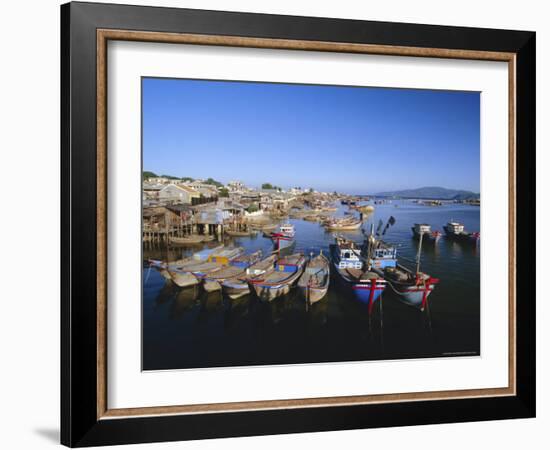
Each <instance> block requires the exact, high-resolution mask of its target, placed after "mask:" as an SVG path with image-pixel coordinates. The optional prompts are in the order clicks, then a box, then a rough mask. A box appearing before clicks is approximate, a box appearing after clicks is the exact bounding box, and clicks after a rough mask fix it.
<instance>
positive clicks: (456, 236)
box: [443, 226, 480, 244]
mask: <svg viewBox="0 0 550 450" xmlns="http://www.w3.org/2000/svg"><path fill="white" fill-rule="evenodd" d="M443 230H444V231H445V239H450V240H452V241H456V242H467V243H470V242H471V243H474V244H476V243H477V242H479V236H480V234H479V233H454V232H453V231H452V230H450V229H449V228H447V226H444V227H443Z"/></svg>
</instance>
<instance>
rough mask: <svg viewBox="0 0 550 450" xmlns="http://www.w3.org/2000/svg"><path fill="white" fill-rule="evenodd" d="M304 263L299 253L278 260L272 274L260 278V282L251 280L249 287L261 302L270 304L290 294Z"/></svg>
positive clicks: (302, 256)
mask: <svg viewBox="0 0 550 450" xmlns="http://www.w3.org/2000/svg"><path fill="white" fill-rule="evenodd" d="M304 263H305V258H304V255H302V254H301V253H295V254H293V255H290V256H288V257H286V258H280V259H279V260H278V261H277V263H276V264H275V270H274V271H273V272H271V273H269V274H268V275H267V276H265V277H262V279H261V280H256V279H254V280H251V281H250V285H251V287H253V288H254V291H255V292H256V295H257V296H258V298H259V299H260V300H261V301H264V302H271V301H273V300H275V299H276V298H277V297H280V296H282V295H285V294H288V293H289V292H290V288H291V287H292V286H293V285H294V284H295V283H296V282H297V281H298V278H300V276H301V275H302V272H303V270H304Z"/></svg>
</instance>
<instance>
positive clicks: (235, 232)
mask: <svg viewBox="0 0 550 450" xmlns="http://www.w3.org/2000/svg"><path fill="white" fill-rule="evenodd" d="M224 233H225V234H227V235H228V236H234V237H239V236H243V237H244V236H250V235H251V234H253V233H252V232H251V231H240V230H225V231H224Z"/></svg>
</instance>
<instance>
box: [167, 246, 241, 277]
mask: <svg viewBox="0 0 550 450" xmlns="http://www.w3.org/2000/svg"><path fill="white" fill-rule="evenodd" d="M242 252H243V249H242V247H238V248H224V247H220V249H219V251H214V252H210V253H209V254H208V257H207V258H206V260H205V261H199V262H198V263H194V264H193V263H188V264H185V265H183V266H177V267H168V273H169V274H170V276H171V277H172V281H173V282H174V283H175V284H176V285H177V286H179V287H189V286H194V285H196V284H199V283H200V282H201V281H202V279H203V278H204V277H205V276H207V275H208V274H210V273H212V272H215V271H217V270H221V269H222V268H223V267H224V266H226V265H227V264H229V262H230V261H231V260H232V259H234V258H236V257H237V256H239V255H240V254H241V253H242Z"/></svg>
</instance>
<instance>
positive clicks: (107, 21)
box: [61, 2, 536, 447]
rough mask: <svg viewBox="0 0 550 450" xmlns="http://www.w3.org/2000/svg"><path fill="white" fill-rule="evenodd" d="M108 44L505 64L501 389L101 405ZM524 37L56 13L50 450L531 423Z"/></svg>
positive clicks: (338, 22)
mask: <svg viewBox="0 0 550 450" xmlns="http://www.w3.org/2000/svg"><path fill="white" fill-rule="evenodd" d="M113 40H121V41H138V42H157V43H171V44H178V43H185V44H200V45H209V46H230V47H235V48H237V49H238V48H268V49H285V50H294V51H297V52H300V51H305V50H308V51H319V52H336V53H353V54H379V55H391V56H395V57H399V56H410V57H423V58H434V57H437V58H448V59H466V60H470V59H471V60H489V61H504V62H506V63H507V64H508V70H509V111H508V118H509V130H508V137H509V152H508V155H507V157H508V159H509V190H508V192H507V193H506V194H505V195H507V197H508V205H509V230H508V242H507V243H506V244H507V246H508V251H509V261H510V262H509V276H510V283H509V298H508V305H509V322H508V330H509V367H508V369H509V385H508V387H507V388H494V389H473V390H471V391H468V390H465V391H460V392H459V391H434V392H423V393H411V394H402V393H401V394H391V393H389V394H387V395H368V396H358V397H346V398H344V397H323V398H300V399H286V400H270V401H265V402H236V403H231V404H229V403H209V404H205V405H200V406H196V405H195V406H192V405H173V406H161V407H156V406H155V405H151V406H150V407H148V408H136V409H132V408H130V409H110V408H109V407H108V404H107V356H106V343H107V340H108V333H107V317H108V310H107V302H106V295H107V271H108V264H107V242H108V232H107V204H108V201H109V199H108V198H107V189H106V183H107V171H108V170H109V167H108V166H107V134H108V130H107V116H106V111H107V107H106V101H107V95H108V87H107V84H106V81H107V76H106V74H107V42H109V41H113ZM535 41H536V36H535V33H533V32H527V31H509V30H493V29H479V28H462V27H447V26H433V25H418V24H404V23H388V22H370V21H356V20H342V19H328V18H311V17H293V16H277V15H265V14H250V13H234V12H219V11H202V10H189V9H173V8H155V7H137V6H126V5H111V4H93V3H79V2H73V3H68V4H65V5H62V7H61V144H62V145H61V175H62V179H61V205H62V209H61V210H62V217H61V224H62V227H61V261H62V262H61V274H62V275H61V276H62V278H61V442H62V444H64V445H67V446H70V447H80V446H92V445H111V444H126V443H142V442H159V441H176V440H189V439H205V438H215V437H236V436H251V435H267V434H280V433H299V432H318V431H331V430H348V429H356V428H373V427H388V426H405V425H408V426H410V425H420V424H434V423H448V422H466V421H481V420H497V419H512V418H529V417H534V416H535V384H536V383H535V302H534V299H535V271H534V266H535V249H536V245H535V175H534V173H535V102H536V96H535ZM519 262H521V264H519ZM518 280H521V283H520V282H519V281H518Z"/></svg>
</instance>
